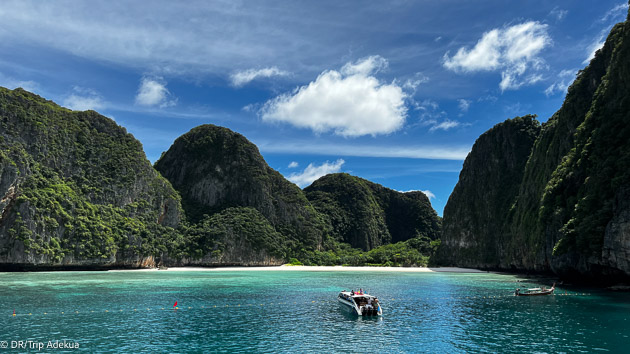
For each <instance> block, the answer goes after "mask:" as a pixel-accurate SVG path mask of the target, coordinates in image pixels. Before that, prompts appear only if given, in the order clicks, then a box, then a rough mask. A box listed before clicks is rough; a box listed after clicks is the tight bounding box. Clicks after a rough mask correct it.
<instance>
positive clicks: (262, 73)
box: [230, 66, 290, 87]
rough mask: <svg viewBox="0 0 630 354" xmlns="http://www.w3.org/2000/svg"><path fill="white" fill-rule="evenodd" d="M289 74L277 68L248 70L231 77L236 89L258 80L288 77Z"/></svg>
mask: <svg viewBox="0 0 630 354" xmlns="http://www.w3.org/2000/svg"><path fill="white" fill-rule="evenodd" d="M288 75H290V73H289V72H287V71H283V70H280V69H278V68H277V67H275V66H274V67H270V68H264V69H258V70H256V69H248V70H245V71H239V72H236V73H233V74H232V75H230V80H231V81H232V85H233V86H235V87H241V86H244V85H246V84H248V83H250V82H252V81H254V80H256V79H257V78H261V77H262V78H269V77H273V76H288Z"/></svg>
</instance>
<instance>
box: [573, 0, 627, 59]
mask: <svg viewBox="0 0 630 354" xmlns="http://www.w3.org/2000/svg"><path fill="white" fill-rule="evenodd" d="M627 13H628V4H627V3H622V4H619V5H617V6H615V7H613V8H612V9H610V10H608V12H606V14H605V15H604V16H603V17H602V18H601V19H599V22H613V23H615V22H617V21H619V20H622V19H623V18H624V17H625V16H626V14H627ZM611 27H612V24H609V25H607V26H606V27H605V28H604V29H603V30H602V31H601V32H600V33H599V36H597V38H596V39H595V40H594V41H593V42H592V43H591V44H590V45H589V46H588V47H587V48H586V53H587V57H586V59H584V61H583V62H582V64H588V63H590V62H591V60H593V58H595V53H597V51H598V50H600V49H601V48H602V47H603V46H604V43H606V37H608V33H609V32H610V29H611Z"/></svg>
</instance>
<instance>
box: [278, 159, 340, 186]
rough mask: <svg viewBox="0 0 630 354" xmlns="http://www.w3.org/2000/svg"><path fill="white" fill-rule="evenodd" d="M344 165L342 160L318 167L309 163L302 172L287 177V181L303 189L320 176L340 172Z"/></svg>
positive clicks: (325, 163)
mask: <svg viewBox="0 0 630 354" xmlns="http://www.w3.org/2000/svg"><path fill="white" fill-rule="evenodd" d="M344 163H345V161H344V160H342V159H339V160H337V161H335V162H333V163H330V162H328V161H326V162H324V163H323V164H321V165H319V166H317V165H313V164H312V163H310V164H308V166H307V167H306V168H305V169H304V171H302V172H300V173H292V174H290V175H289V176H288V177H287V179H288V180H289V181H291V182H293V183H295V184H297V185H298V186H300V187H302V188H303V187H306V186H308V185H310V184H311V183H313V181H315V180H316V179H318V178H320V177H322V176H325V175H327V174H329V173H336V172H339V171H341V166H342V165H343V164H344Z"/></svg>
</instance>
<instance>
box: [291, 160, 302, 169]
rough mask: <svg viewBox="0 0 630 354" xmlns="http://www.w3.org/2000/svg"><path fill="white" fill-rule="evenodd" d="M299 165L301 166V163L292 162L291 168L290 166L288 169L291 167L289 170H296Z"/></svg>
mask: <svg viewBox="0 0 630 354" xmlns="http://www.w3.org/2000/svg"><path fill="white" fill-rule="evenodd" d="M299 165H300V164H299V163H297V162H295V161H291V163H290V164H289V166H288V167H289V168H296V167H298V166H299Z"/></svg>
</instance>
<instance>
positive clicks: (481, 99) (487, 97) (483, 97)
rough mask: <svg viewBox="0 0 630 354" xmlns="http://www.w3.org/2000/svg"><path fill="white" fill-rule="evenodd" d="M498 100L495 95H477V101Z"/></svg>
mask: <svg viewBox="0 0 630 354" xmlns="http://www.w3.org/2000/svg"><path fill="white" fill-rule="evenodd" d="M497 100H498V98H497V96H493V95H491V94H487V95H485V96H482V97H479V98H478V99H477V102H492V103H494V102H496V101H497Z"/></svg>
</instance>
